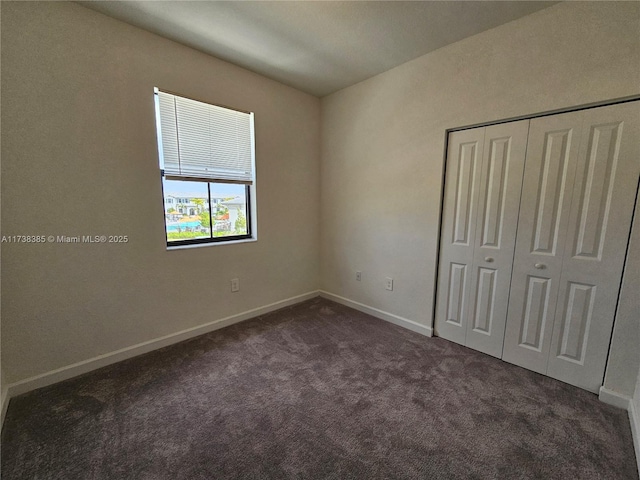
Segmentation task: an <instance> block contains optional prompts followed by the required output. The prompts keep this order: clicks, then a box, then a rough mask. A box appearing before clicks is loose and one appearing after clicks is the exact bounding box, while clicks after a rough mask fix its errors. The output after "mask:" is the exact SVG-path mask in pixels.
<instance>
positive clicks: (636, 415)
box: [598, 387, 640, 474]
mask: <svg viewBox="0 0 640 480" xmlns="http://www.w3.org/2000/svg"><path fill="white" fill-rule="evenodd" d="M598 398H599V399H600V401H601V402H604V403H607V404H609V405H613V406H614V407H618V408H622V409H624V410H626V411H627V412H628V413H629V423H630V424H631V436H632V437H633V447H634V449H635V451H636V462H637V463H638V474H640V412H638V411H637V410H636V407H635V404H634V403H633V400H632V399H631V398H629V397H627V396H626V395H622V394H620V393H617V392H614V391H613V390H608V389H606V388H604V387H600V393H599V395H598Z"/></svg>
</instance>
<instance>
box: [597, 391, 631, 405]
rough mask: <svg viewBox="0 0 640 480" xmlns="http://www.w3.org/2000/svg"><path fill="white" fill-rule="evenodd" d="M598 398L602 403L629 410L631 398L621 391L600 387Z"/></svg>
mask: <svg viewBox="0 0 640 480" xmlns="http://www.w3.org/2000/svg"><path fill="white" fill-rule="evenodd" d="M598 399H599V400H600V401H601V402H603V403H606V404H608V405H613V406H614V407H618V408H622V409H623V410H629V404H630V402H631V399H630V398H629V397H627V396H626V395H622V394H621V393H618V392H614V391H613V390H609V389H607V388H604V387H600V392H599V393H598Z"/></svg>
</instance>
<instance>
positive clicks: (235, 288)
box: [231, 278, 240, 292]
mask: <svg viewBox="0 0 640 480" xmlns="http://www.w3.org/2000/svg"><path fill="white" fill-rule="evenodd" d="M231 291H232V292H239V291H240V280H239V279H237V278H232V279H231Z"/></svg>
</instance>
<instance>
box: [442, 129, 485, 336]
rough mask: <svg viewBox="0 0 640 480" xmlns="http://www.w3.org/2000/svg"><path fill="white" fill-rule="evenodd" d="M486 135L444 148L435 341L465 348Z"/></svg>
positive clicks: (473, 133) (468, 135) (466, 136)
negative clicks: (437, 336)
mask: <svg viewBox="0 0 640 480" xmlns="http://www.w3.org/2000/svg"><path fill="white" fill-rule="evenodd" d="M484 132H485V128H484V127H482V128H474V129H470V130H462V131H460V132H452V133H451V134H449V142H448V148H447V162H446V177H445V198H444V205H443V212H442V215H443V216H442V230H441V231H442V234H441V238H440V264H439V270H438V272H439V273H438V294H437V300H436V321H435V328H436V333H437V334H438V335H439V336H441V337H443V338H446V339H447V340H451V341H453V342H456V343H460V344H463V345H464V343H465V337H466V334H467V317H468V311H469V298H468V297H469V283H470V282H469V277H470V275H471V268H472V264H473V247H474V239H475V234H476V208H477V204H478V183H479V181H480V171H481V168H482V153H483V148H484Z"/></svg>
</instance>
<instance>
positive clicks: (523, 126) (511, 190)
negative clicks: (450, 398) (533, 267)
mask: <svg viewBox="0 0 640 480" xmlns="http://www.w3.org/2000/svg"><path fill="white" fill-rule="evenodd" d="M528 131H529V120H522V121H519V122H510V123H504V124H500V125H493V126H491V127H487V129H486V132H485V137H484V153H483V161H482V171H481V175H480V189H479V190H480V191H479V195H478V210H477V216H478V220H477V222H476V235H475V238H476V240H475V247H474V254H473V266H472V272H471V278H470V282H471V283H470V292H471V296H470V301H469V322H467V335H466V345H467V346H469V347H471V348H473V349H475V350H479V351H481V352H484V353H487V354H489V355H493V356H494V357H501V356H502V345H503V342H504V328H505V323H506V316H507V304H508V302H509V288H510V284H511V267H512V262H513V252H514V248H515V238H516V226H517V221H518V210H519V207H520V194H521V188H522V174H523V169H524V160H525V153H526V146H527V135H528Z"/></svg>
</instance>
